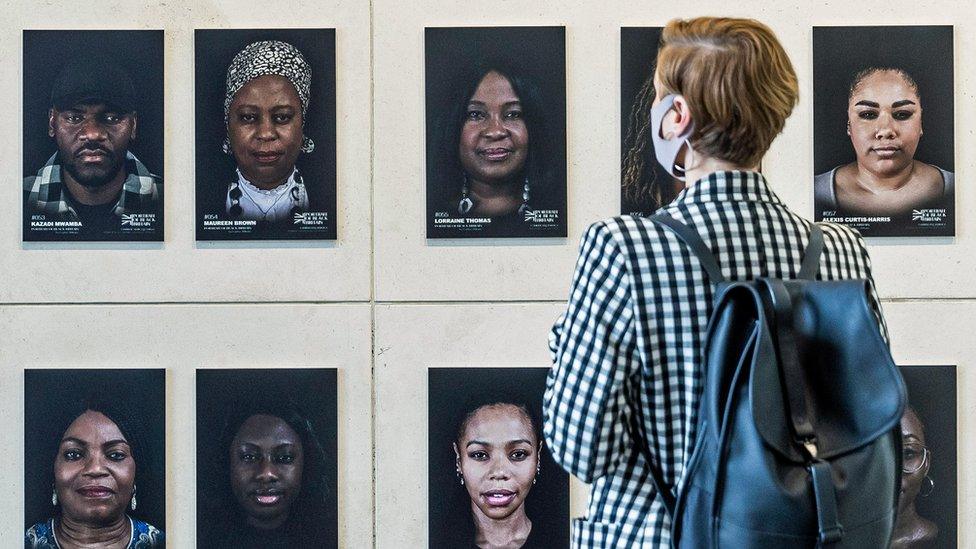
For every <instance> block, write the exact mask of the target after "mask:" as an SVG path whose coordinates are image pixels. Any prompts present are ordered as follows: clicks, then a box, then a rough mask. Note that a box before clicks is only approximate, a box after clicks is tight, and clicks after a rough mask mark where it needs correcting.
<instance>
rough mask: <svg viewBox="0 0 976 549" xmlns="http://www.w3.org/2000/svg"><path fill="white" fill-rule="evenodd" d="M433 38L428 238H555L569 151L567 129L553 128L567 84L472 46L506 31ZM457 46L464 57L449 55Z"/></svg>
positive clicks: (514, 58) (508, 54) (513, 56)
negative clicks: (450, 46) (564, 133)
mask: <svg viewBox="0 0 976 549" xmlns="http://www.w3.org/2000/svg"><path fill="white" fill-rule="evenodd" d="M427 30H428V42H427V44H428V52H427V55H428V58H427V67H428V74H427V91H428V98H427V101H428V104H427V116H428V121H427V135H428V138H427V188H428V216H429V219H428V227H429V230H428V236H528V235H530V234H539V235H542V236H545V235H549V236H557V235H558V234H556V233H558V232H559V227H560V225H561V224H563V220H562V217H564V215H563V213H562V212H563V210H564V208H565V189H564V188H565V181H564V179H565V176H564V173H565V168H564V164H565V144H564V138H563V136H562V135H559V134H558V133H557V130H556V128H558V127H561V126H563V125H564V121H563V120H559V121H555V120H552V118H553V117H557V116H559V114H562V116H565V115H564V112H565V107H564V101H563V100H562V99H561V96H562V95H564V93H565V92H564V89H563V88H561V87H560V86H562V85H563V83H562V80H560V81H559V82H554V81H543V80H548V78H547V77H549V76H552V75H549V74H546V73H544V72H542V71H540V70H539V68H538V67H530V63H531V60H526V59H523V58H521V57H520V56H519V55H517V53H516V52H514V51H499V47H498V46H497V44H496V43H495V42H490V43H491V44H492V46H491V47H489V46H487V45H484V44H482V46H481V47H480V48H475V47H474V46H473V45H472V43H479V40H484V41H485V42H488V40H487V37H488V36H489V35H490V34H491V32H495V33H496V34H497V33H499V32H500V33H506V32H510V29H427ZM546 30H547V31H549V32H548V33H542V34H546V35H547V36H548V35H550V34H551V35H552V38H555V36H556V34H559V35H560V36H561V33H554V32H552V31H553V29H546ZM558 30H560V31H561V29H558ZM434 31H436V32H434ZM467 31H471V32H474V31H478V32H480V33H481V34H482V35H483V36H481V35H479V36H477V37H476V36H474V35H470V33H468V34H465V33H466V32H467ZM432 32H434V34H432ZM436 34H440V35H441V37H443V36H447V35H449V37H448V38H445V39H443V40H440V39H439V40H437V41H435V40H434V38H433V36H435V35H436ZM469 35H470V36H469ZM462 36H468V37H469V39H468V40H462V38H461V37H462ZM495 38H498V37H497V36H496V37H495ZM451 40H454V41H457V43H458V44H459V46H458V48H456V50H462V51H464V50H465V48H467V49H468V50H470V51H466V53H467V54H468V56H467V57H462V56H461V55H460V54H458V53H457V51H448V46H446V45H445V44H446V43H453V42H450V41H451ZM553 44H555V41H554V40H553ZM522 45H523V46H524V47H525V48H529V49H531V48H532V46H533V45H530V44H522ZM559 53H560V55H559V56H558V57H559V58H560V59H561V58H562V55H561V51H560V52H559ZM533 55H541V53H540V52H538V51H536V52H533ZM553 57H554V58H553V59H552V61H555V60H556V59H555V57H556V56H553ZM554 73H558V74H559V75H560V76H561V75H562V71H561V70H560V71H556V70H554ZM562 79H563V80H564V77H562ZM553 89H559V92H558V93H556V92H553ZM561 187H562V188H561ZM445 221H449V223H447V224H444V222H445ZM431 229H432V230H431Z"/></svg>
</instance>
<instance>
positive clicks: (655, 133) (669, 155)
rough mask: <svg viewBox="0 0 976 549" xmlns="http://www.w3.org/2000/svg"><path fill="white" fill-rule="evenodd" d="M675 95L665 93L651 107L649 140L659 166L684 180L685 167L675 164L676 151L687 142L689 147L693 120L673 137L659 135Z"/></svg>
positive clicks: (693, 126) (679, 150) (693, 128)
mask: <svg viewBox="0 0 976 549" xmlns="http://www.w3.org/2000/svg"><path fill="white" fill-rule="evenodd" d="M675 97H677V96H676V95H674V94H671V95H667V96H665V97H664V98H663V99H661V102H660V103H658V104H657V105H655V106H654V107H651V141H653V142H654V156H656V157H657V161H658V162H659V163H660V164H661V166H664V171H666V172H668V173H669V174H671V176H672V177H674V178H676V179H679V180H681V181H684V180H685V176H684V173H685V169H684V167H682V166H677V165H675V161H677V159H678V153H679V152H681V147H682V146H683V145H685V144H687V145H688V148H689V149H690V148H691V143H688V136H690V135H691V132H693V131H695V124H694V122H692V123H691V124H689V125H688V128H687V129H686V130H685V132H684V133H683V134H681V135H678V136H676V137H675V138H674V139H665V138H663V137H661V124H662V123H663V122H664V115H665V114H667V113H668V111H670V110H671V107H673V106H674V98H675ZM676 171H677V173H676Z"/></svg>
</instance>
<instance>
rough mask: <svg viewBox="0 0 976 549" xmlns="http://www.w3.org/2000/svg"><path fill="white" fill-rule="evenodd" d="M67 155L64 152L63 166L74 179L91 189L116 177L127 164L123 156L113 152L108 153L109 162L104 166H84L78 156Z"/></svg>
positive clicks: (62, 157)
mask: <svg viewBox="0 0 976 549" xmlns="http://www.w3.org/2000/svg"><path fill="white" fill-rule="evenodd" d="M66 156H67V155H65V154H63V153H62V155H61V167H62V168H64V169H65V171H67V172H68V173H69V174H70V175H71V177H72V179H74V180H75V181H77V182H78V183H79V184H81V185H82V186H83V187H87V188H89V189H97V188H99V187H102V186H104V185H106V184H107V183H109V182H110V181H112V180H113V179H115V177H116V176H117V175H118V174H119V170H121V169H122V166H123V165H124V164H125V162H124V160H123V159H122V158H117V157H116V156H114V155H113V154H111V153H108V154H107V158H108V159H109V163H108V164H107V165H105V166H104V167H100V166H84V165H82V164H81V163H80V162H79V161H78V159H77V158H76V157H74V156H72V157H70V158H66Z"/></svg>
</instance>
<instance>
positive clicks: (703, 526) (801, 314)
mask: <svg viewBox="0 0 976 549" xmlns="http://www.w3.org/2000/svg"><path fill="white" fill-rule="evenodd" d="M651 219H652V221H654V222H655V223H657V224H659V225H661V226H664V227H667V228H668V229H670V230H671V231H673V232H674V233H675V234H676V235H677V236H678V237H679V238H680V239H681V240H682V241H683V242H684V243H685V245H687V246H688V247H689V248H690V249H691V250H692V251H693V252H694V254H695V255H696V256H697V257H698V259H699V261H700V262H701V263H702V265H703V267H704V268H705V270H706V272H707V273H708V277H709V278H710V279H711V282H712V283H713V284H715V286H716V295H717V297H716V302H715V308H714V310H713V312H712V316H711V318H710V320H709V325H708V333H707V336H706V338H705V347H704V354H703V367H704V374H705V378H704V379H705V383H704V392H703V394H702V398H701V402H700V408H699V412H698V423H697V431H696V439H695V446H694V449H693V451H692V454H691V457H690V459H689V461H688V463H687V464H686V468H685V472H684V475H683V479H682V481H681V484H680V486H679V487H678V493H677V496H674V495H673V493H672V492H671V491H669V490H667V489H666V488H665V489H664V490H661V489H660V488H661V487H663V482H661V478H660V475H659V474H656V475H654V479H655V483H656V485H657V487H658V488H659V492H661V494H662V496H663V497H664V499H665V501H666V505H667V506H668V510H669V511H670V512H671V516H672V530H671V536H672V545H673V547H676V548H694V549H705V548H714V547H721V548H734V549H742V548H763V549H777V548H783V549H786V548H789V549H796V548H803V547H830V548H845V549H846V548H857V549H864V548H874V547H877V548H883V547H888V545H889V542H890V538H891V532H892V529H893V527H894V521H895V513H896V511H897V507H898V494H899V491H900V485H901V430H900V426H899V421H900V419H901V416H902V413H903V411H904V407H905V401H906V397H905V384H904V381H903V380H902V378H901V374H900V373H899V372H898V370H897V368H896V367H895V364H894V362H893V361H892V358H891V354H890V352H889V350H888V347H887V346H886V345H885V342H884V340H883V339H882V337H881V333H880V330H879V329H878V324H877V320H876V318H875V316H874V314H873V312H872V310H871V307H870V304H869V302H868V289H867V281H865V280H836V281H819V280H816V274H817V269H818V263H819V260H820V254H821V252H822V250H823V233H822V231H821V230H820V228H819V227H818V226H816V225H814V226H813V230H812V231H811V233H810V242H809V244H808V246H807V249H806V251H805V253H804V257H803V264H802V267H801V270H800V273H799V278H798V279H796V280H778V279H771V278H759V279H756V280H751V281H746V282H728V281H726V280H725V279H724V277H723V276H722V273H721V270H720V269H719V266H718V263H717V262H716V261H715V258H714V257H713V256H712V254H711V252H710V251H709V249H708V247H707V246H706V245H705V243H704V242H703V241H702V240H701V237H699V236H698V233H696V232H695V231H694V230H693V229H691V228H689V227H687V226H686V225H684V224H682V223H680V222H679V221H677V220H675V219H673V218H671V217H667V216H661V215H658V216H655V217H653V218H651ZM645 450H646V449H645ZM647 457H648V459H650V460H651V461H650V462H651V463H654V461H653V459H652V458H651V456H650V455H649V452H648V454H647Z"/></svg>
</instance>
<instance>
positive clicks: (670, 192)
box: [620, 27, 684, 215]
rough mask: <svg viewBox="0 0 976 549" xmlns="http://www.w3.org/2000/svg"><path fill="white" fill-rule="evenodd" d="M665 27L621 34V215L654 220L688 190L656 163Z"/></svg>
mask: <svg viewBox="0 0 976 549" xmlns="http://www.w3.org/2000/svg"><path fill="white" fill-rule="evenodd" d="M660 40H661V27H623V28H621V29H620V116H621V120H623V124H621V135H620V151H621V153H620V183H621V187H620V213H621V214H622V215H628V214H629V215H649V214H650V213H652V212H654V211H655V210H657V209H658V208H660V207H661V206H664V205H665V204H668V203H669V202H671V201H672V200H674V198H675V197H676V196H677V195H678V193H679V192H681V189H683V188H684V184H683V183H682V182H681V181H680V180H678V179H675V178H674V177H671V175H670V174H668V172H666V171H664V170H663V169H662V168H661V165H660V164H658V163H657V162H656V161H655V160H654V140H653V139H651V130H650V126H651V112H650V110H649V109H648V108H647V105H649V104H650V103H651V102H652V101H653V100H654V60H655V58H656V57H657V47H658V43H659V42H660Z"/></svg>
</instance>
